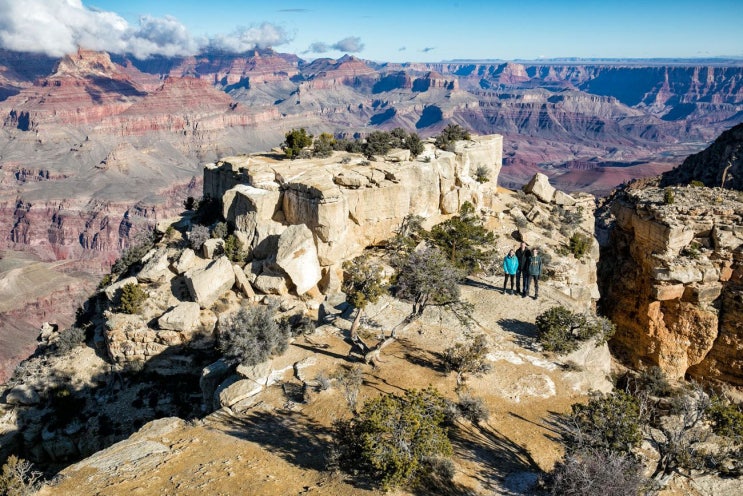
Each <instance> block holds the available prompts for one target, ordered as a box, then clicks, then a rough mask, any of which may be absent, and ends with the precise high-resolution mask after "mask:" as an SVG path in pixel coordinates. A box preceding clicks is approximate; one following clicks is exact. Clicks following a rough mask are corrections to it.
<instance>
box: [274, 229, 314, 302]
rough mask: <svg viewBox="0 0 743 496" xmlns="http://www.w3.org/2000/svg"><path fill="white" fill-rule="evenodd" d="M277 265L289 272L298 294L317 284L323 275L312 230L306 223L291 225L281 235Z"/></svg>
mask: <svg viewBox="0 0 743 496" xmlns="http://www.w3.org/2000/svg"><path fill="white" fill-rule="evenodd" d="M276 265H278V266H279V267H281V268H282V269H283V270H284V272H286V273H287V275H288V276H289V278H290V279H291V281H292V282H293V283H294V286H295V287H296V291H297V294H298V295H301V294H304V293H306V292H307V291H309V290H310V289H312V288H313V287H315V286H316V285H317V283H318V282H319V281H320V279H321V277H322V271H321V270H320V262H319V261H318V259H317V249H316V248H315V241H314V239H313V236H312V231H310V230H309V228H308V227H307V226H305V225H304V224H299V225H294V226H289V227H288V228H287V229H286V231H284V232H283V233H282V234H281V236H280V237H279V246H278V251H277V253H276Z"/></svg>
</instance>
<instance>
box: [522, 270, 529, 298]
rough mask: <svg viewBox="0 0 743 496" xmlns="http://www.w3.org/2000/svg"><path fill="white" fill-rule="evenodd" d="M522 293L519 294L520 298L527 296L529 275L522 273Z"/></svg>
mask: <svg viewBox="0 0 743 496" xmlns="http://www.w3.org/2000/svg"><path fill="white" fill-rule="evenodd" d="M523 289H524V291H523V292H522V293H521V296H527V295H528V294H529V275H528V274H527V273H526V272H524V287H523Z"/></svg>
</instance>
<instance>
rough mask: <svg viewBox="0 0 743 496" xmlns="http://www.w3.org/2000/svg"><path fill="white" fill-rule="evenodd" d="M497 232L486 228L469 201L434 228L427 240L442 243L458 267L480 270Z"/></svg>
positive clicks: (469, 271)
mask: <svg viewBox="0 0 743 496" xmlns="http://www.w3.org/2000/svg"><path fill="white" fill-rule="evenodd" d="M494 240H495V236H494V235H493V233H492V232H490V231H488V230H487V229H485V227H484V226H483V220H482V218H481V217H480V216H479V215H477V214H476V213H475V208H474V207H473V206H472V204H471V203H470V202H464V203H463V204H462V207H461V208H460V210H459V215H455V216H454V217H451V218H450V219H448V220H445V221H444V222H442V223H440V224H436V225H435V226H433V228H432V229H431V232H430V234H429V236H428V241H429V242H430V243H431V244H433V245H434V246H437V247H439V248H440V249H441V250H442V251H443V252H444V253H445V254H446V255H447V256H448V257H449V261H450V262H452V263H453V264H454V265H455V266H456V267H458V268H460V269H463V270H465V271H466V272H467V273H468V274H470V273H473V272H475V271H477V270H478V268H479V267H480V265H481V264H482V263H483V262H484V261H485V260H486V259H487V257H488V252H489V251H491V250H492V245H493V242H494Z"/></svg>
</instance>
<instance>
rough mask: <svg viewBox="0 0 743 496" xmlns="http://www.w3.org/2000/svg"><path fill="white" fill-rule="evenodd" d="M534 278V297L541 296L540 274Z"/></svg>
mask: <svg viewBox="0 0 743 496" xmlns="http://www.w3.org/2000/svg"><path fill="white" fill-rule="evenodd" d="M532 277H533V278H534V298H539V276H532Z"/></svg>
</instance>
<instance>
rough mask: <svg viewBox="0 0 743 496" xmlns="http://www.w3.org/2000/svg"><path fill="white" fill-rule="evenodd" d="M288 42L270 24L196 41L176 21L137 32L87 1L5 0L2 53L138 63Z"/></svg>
mask: <svg viewBox="0 0 743 496" xmlns="http://www.w3.org/2000/svg"><path fill="white" fill-rule="evenodd" d="M288 40H289V37H288V36H287V34H286V32H285V31H284V30H283V29H281V28H280V27H277V26H274V25H272V24H269V23H264V24H261V25H260V26H257V27H251V28H244V29H239V30H236V31H235V32H233V33H232V34H230V35H221V36H216V37H214V38H212V39H210V40H208V41H207V40H197V39H195V38H194V37H193V36H191V34H190V33H189V32H188V30H187V29H186V27H185V26H184V25H183V24H181V23H180V22H179V21H178V20H177V19H176V18H174V17H170V16H165V17H162V18H158V17H152V16H142V17H140V19H139V23H138V24H137V25H136V26H133V25H130V24H129V23H128V22H127V21H126V20H125V19H124V18H123V17H121V16H119V15H118V14H116V13H114V12H107V11H102V10H95V9H91V8H88V7H86V6H84V5H83V3H82V0H0V47H2V48H6V49H9V50H16V51H21V52H37V53H39V52H40V53H46V54H47V55H50V56H53V57H60V56H62V55H65V54H67V53H72V52H74V51H75V50H77V48H78V47H83V48H87V49H91V50H105V51H108V52H112V53H119V54H132V55H134V56H135V57H137V58H147V57H150V56H152V55H165V56H184V55H193V54H195V53H198V52H199V51H201V50H202V49H204V48H206V47H213V48H218V49H220V50H224V51H228V52H243V51H246V50H250V49H253V48H265V47H269V46H275V45H280V44H283V43H286V42H287V41H288Z"/></svg>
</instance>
